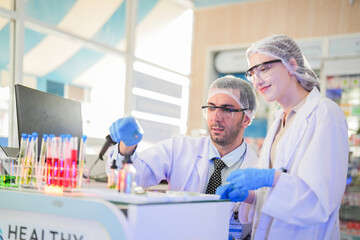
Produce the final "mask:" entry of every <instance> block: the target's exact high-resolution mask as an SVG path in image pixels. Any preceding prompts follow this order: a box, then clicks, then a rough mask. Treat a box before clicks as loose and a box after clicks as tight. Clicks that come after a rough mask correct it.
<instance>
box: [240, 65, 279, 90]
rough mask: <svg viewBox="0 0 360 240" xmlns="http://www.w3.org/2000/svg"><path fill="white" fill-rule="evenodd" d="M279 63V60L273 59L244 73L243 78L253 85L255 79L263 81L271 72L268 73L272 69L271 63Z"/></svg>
mask: <svg viewBox="0 0 360 240" xmlns="http://www.w3.org/2000/svg"><path fill="white" fill-rule="evenodd" d="M277 62H281V60H280V59H275V60H271V61H267V62H263V63H260V64H257V65H255V66H253V67H251V68H250V69H249V70H247V71H246V73H245V77H246V78H247V79H248V80H249V82H251V83H252V84H253V83H254V80H255V77H256V78H258V79H261V80H264V79H266V78H267V77H268V75H269V74H270V72H271V71H269V70H270V69H271V67H272V64H273V63H277Z"/></svg>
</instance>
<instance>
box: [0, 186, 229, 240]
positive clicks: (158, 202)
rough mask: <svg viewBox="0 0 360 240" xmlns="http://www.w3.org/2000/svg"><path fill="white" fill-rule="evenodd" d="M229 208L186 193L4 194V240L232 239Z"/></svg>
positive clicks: (0, 198)
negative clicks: (229, 232)
mask: <svg viewBox="0 0 360 240" xmlns="http://www.w3.org/2000/svg"><path fill="white" fill-rule="evenodd" d="M230 210H231V204H230V203H229V202H227V201H222V200H219V199H217V196H213V195H205V194H195V193H193V194H192V193H184V192H167V193H162V192H156V191H155V192H153V191H149V192H145V193H143V194H140V195H139V194H124V193H118V192H117V191H116V190H111V189H106V188H88V189H82V190H80V191H76V192H71V193H62V194H45V193H42V192H37V191H24V190H22V191H19V190H0V239H2V238H3V239H8V240H12V239H14V240H15V239H16V240H17V239H41V240H43V239H53V240H57V239H59V240H63V239H68V240H80V239H82V240H87V239H89V240H90V239H91V240H92V239H101V240H104V239H126V240H138V239H139V240H140V239H156V240H161V239H167V240H168V239H173V240H177V239H178V240H180V239H181V240H187V239H189V240H190V239H196V240H200V239H204V240H205V239H206V240H209V239H210V240H211V239H214V240H215V239H216V240H218V239H227V238H228V230H229V213H230ZM1 237H2V238H1Z"/></svg>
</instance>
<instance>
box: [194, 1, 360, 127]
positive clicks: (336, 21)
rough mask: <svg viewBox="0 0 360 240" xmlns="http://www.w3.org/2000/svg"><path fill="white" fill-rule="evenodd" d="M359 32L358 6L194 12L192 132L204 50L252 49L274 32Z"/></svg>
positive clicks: (308, 4) (269, 5) (274, 5)
mask: <svg viewBox="0 0 360 240" xmlns="http://www.w3.org/2000/svg"><path fill="white" fill-rule="evenodd" d="M359 32H360V1H354V3H353V4H352V5H350V3H349V1H348V0H263V1H256V2H249V3H239V4H234V5H227V6H224V7H217V8H208V9H199V10H195V18H194V42H193V43H194V47H193V59H192V71H193V73H192V76H191V89H190V108H189V122H188V123H189V124H188V126H189V128H188V132H190V131H191V130H192V129H196V128H200V127H201V122H202V116H201V111H199V106H201V105H202V104H203V99H204V96H203V94H201V93H203V89H204V87H203V86H204V83H205V76H206V74H205V71H206V70H205V64H206V61H207V60H206V56H205V55H206V50H207V49H208V48H209V47H214V46H225V45H240V44H245V45H246V44H248V45H250V43H252V42H254V41H256V40H259V39H261V38H264V37H266V36H268V35H271V34H275V33H283V34H287V35H289V36H291V37H293V38H295V39H296V38H313V37H325V36H333V35H342V34H350V33H359Z"/></svg>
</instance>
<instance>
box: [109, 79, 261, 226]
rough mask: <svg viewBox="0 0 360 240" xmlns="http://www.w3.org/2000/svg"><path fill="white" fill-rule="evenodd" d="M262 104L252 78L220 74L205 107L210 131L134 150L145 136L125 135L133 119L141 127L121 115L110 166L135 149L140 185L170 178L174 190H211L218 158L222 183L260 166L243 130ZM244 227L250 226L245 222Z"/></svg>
mask: <svg viewBox="0 0 360 240" xmlns="http://www.w3.org/2000/svg"><path fill="white" fill-rule="evenodd" d="M257 107H258V101H257V98H256V94H255V91H254V89H253V87H252V86H251V85H250V84H249V83H248V82H246V81H245V80H243V79H240V78H236V77H233V76H226V77H222V78H219V79H217V80H216V81H214V82H213V84H212V85H211V86H210V88H209V92H208V99H207V104H206V106H203V107H202V109H203V112H204V116H205V118H206V120H207V125H208V132H209V135H210V136H206V137H199V138H194V137H189V136H183V135H181V136H175V137H172V138H171V139H167V140H164V141H161V142H159V143H158V144H156V145H155V146H153V147H150V148H148V149H146V150H144V151H142V152H139V153H138V152H136V151H135V150H136V145H137V143H138V142H139V141H140V140H141V137H137V138H132V137H130V139H129V135H127V134H124V133H125V132H126V131H128V130H129V127H128V126H131V125H132V123H134V124H133V125H134V126H136V123H135V121H136V120H135V119H133V118H131V117H127V118H122V119H119V120H117V121H115V122H114V123H113V124H112V125H111V127H110V136H111V138H112V139H113V140H114V141H115V142H117V144H116V145H115V146H114V148H113V150H112V152H111V153H110V155H109V158H108V161H107V164H106V171H107V172H109V169H110V166H111V164H112V162H113V160H116V165H117V167H118V168H121V166H122V160H123V159H124V155H125V154H131V155H132V156H131V159H132V161H133V164H134V167H135V168H136V172H137V177H136V178H137V184H138V186H143V187H147V186H154V185H157V184H159V183H160V182H161V181H162V180H164V179H165V180H167V182H168V184H169V185H168V189H169V190H172V191H189V192H198V193H205V192H207V193H209V192H208V191H206V190H207V186H208V182H209V179H210V176H211V175H212V174H213V172H214V162H213V158H221V160H222V161H223V162H224V163H225V165H226V166H225V167H224V168H223V169H222V170H221V179H222V183H223V184H224V183H225V179H226V178H227V176H228V175H229V174H230V173H231V172H232V171H233V170H236V169H239V168H249V167H256V165H257V162H258V157H257V155H256V154H255V152H254V151H253V150H252V149H251V148H250V147H249V146H248V145H247V143H246V142H245V141H244V138H243V134H244V130H245V128H246V127H247V126H249V125H250V123H251V121H252V119H253V118H254V116H255V113H256V110H257ZM250 228H251V226H250ZM242 231H243V232H244V233H246V232H249V231H250V230H248V228H247V227H245V226H244V227H243V230H242Z"/></svg>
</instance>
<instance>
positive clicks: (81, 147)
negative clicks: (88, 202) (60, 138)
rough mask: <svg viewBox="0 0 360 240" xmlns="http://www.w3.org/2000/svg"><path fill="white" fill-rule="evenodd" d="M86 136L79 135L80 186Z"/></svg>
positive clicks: (79, 184)
mask: <svg viewBox="0 0 360 240" xmlns="http://www.w3.org/2000/svg"><path fill="white" fill-rule="evenodd" d="M86 138H87V137H86V136H85V135H82V136H81V142H80V148H79V183H78V186H79V188H81V184H82V178H83V173H84V172H83V171H84V163H85V150H86Z"/></svg>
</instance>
